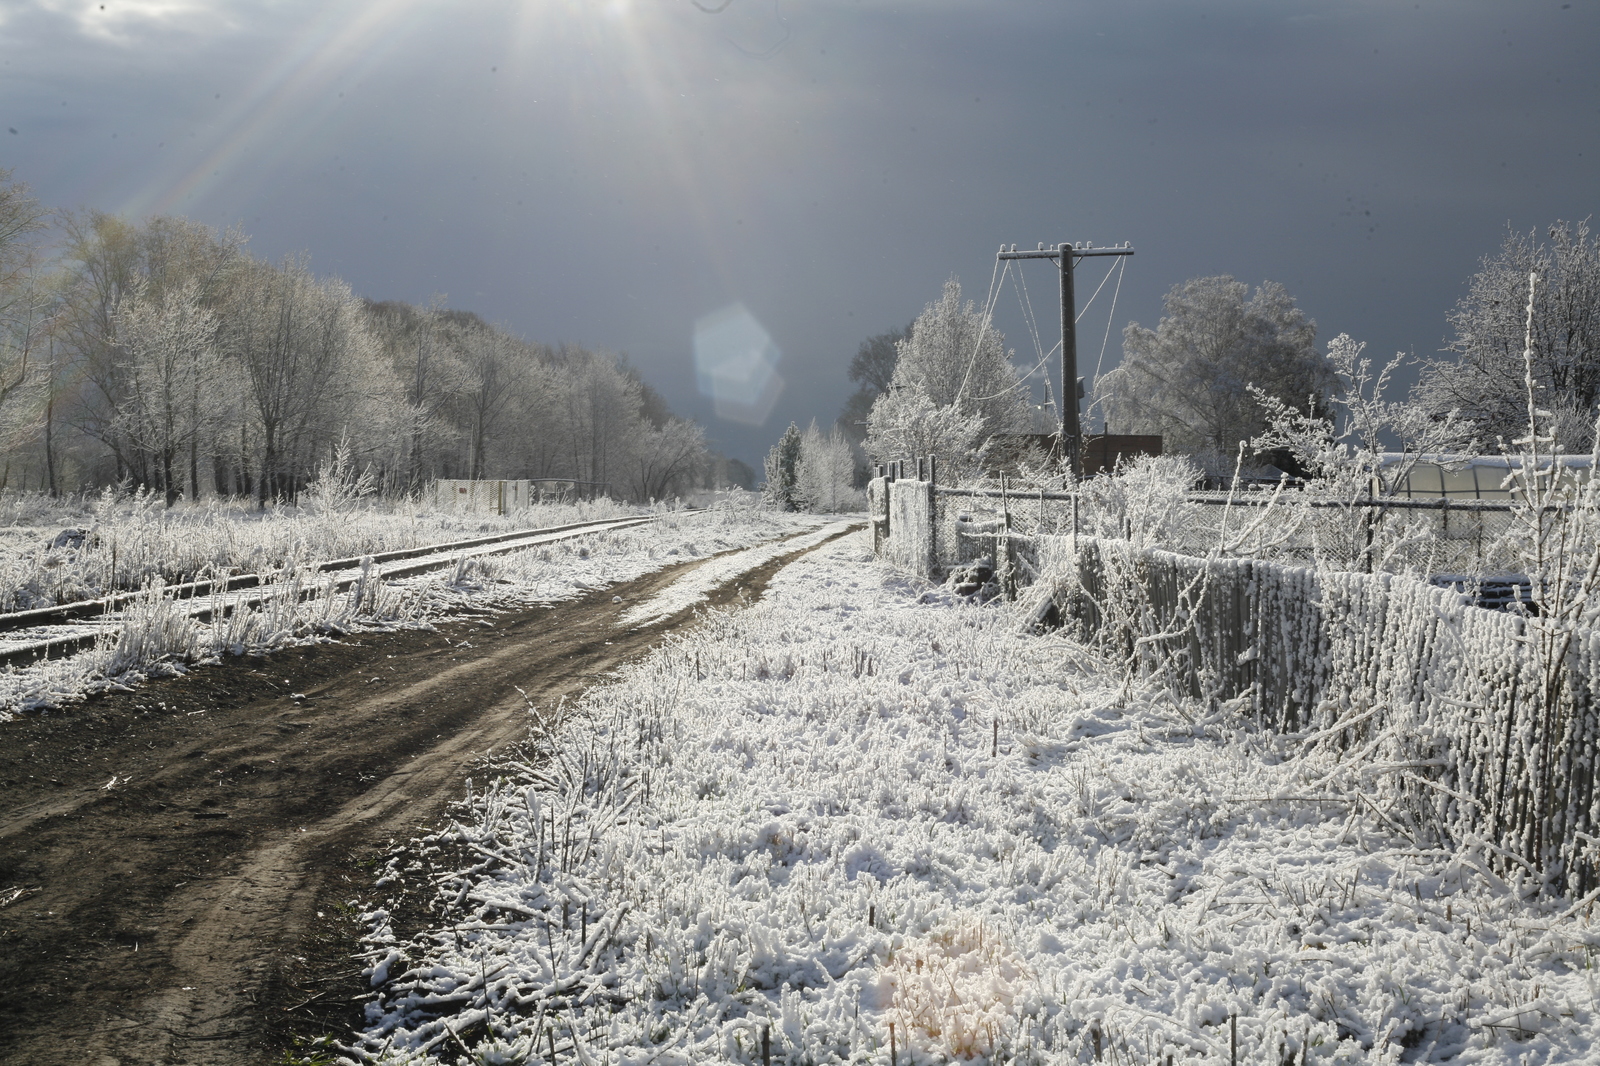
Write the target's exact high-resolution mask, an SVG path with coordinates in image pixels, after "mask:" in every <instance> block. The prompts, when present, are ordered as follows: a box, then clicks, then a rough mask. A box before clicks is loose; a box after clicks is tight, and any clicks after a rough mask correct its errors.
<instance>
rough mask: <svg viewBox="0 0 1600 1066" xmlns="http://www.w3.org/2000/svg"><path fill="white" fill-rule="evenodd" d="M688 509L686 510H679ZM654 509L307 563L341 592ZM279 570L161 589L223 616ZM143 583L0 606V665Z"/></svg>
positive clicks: (102, 622) (106, 615) (261, 595)
mask: <svg viewBox="0 0 1600 1066" xmlns="http://www.w3.org/2000/svg"><path fill="white" fill-rule="evenodd" d="M679 513H682V514H692V513H695V512H693V511H684V512H679ZM659 518H660V516H659V515H640V516H636V517H631V518H609V519H601V520H598V521H590V522H571V523H567V524H566V525H559V526H546V527H543V528H541V529H529V530H522V531H520V532H516V533H498V534H495V535H493V536H487V537H474V538H471V539H468V540H459V541H451V542H448V543H443V544H429V545H426V546H423V547H418V548H401V549H398V550H395V551H388V552H375V553H373V554H372V555H367V556H360V557H356V558H350V559H331V560H328V561H326V562H321V563H317V564H315V566H313V567H312V568H311V569H312V570H313V571H314V572H317V573H326V574H333V575H336V577H335V578H334V582H333V584H334V587H335V589H336V590H337V591H340V592H343V591H345V590H346V589H348V588H350V587H351V586H352V585H354V584H355V583H356V582H358V581H361V580H362V579H363V578H366V579H367V580H371V579H372V578H375V577H376V578H387V579H394V578H402V577H413V576H415V575H417V574H423V573H427V572H428V571H430V570H442V569H445V568H447V567H451V566H455V565H457V563H459V562H460V561H461V560H462V559H464V558H476V557H482V556H487V555H502V554H507V553H510V552H515V551H522V550H524V549H527V548H534V547H538V546H539V545H541V544H550V543H554V542H556V541H560V540H566V539H569V538H571V537H579V536H583V535H585V534H588V533H601V532H605V531H607V530H613V529H627V528H630V527H633V526H640V525H647V524H649V523H651V522H655V521H657V520H659ZM279 576H280V575H278V574H273V573H265V574H259V573H258V574H237V575H233V576H230V577H226V578H217V579H213V580H206V581H187V582H182V583H178V584H172V585H166V586H164V587H163V588H161V589H160V590H159V592H160V594H161V595H164V596H170V597H172V598H173V599H176V600H186V601H189V603H190V604H191V607H190V610H189V617H191V618H197V619H200V620H202V621H209V620H210V619H211V618H212V617H213V616H215V615H218V614H220V615H221V616H223V617H226V616H227V615H228V614H230V613H232V612H233V611H236V610H239V609H240V608H249V607H254V606H258V605H260V604H262V603H264V602H266V601H268V600H270V599H272V598H274V597H276V596H280V595H284V594H286V593H288V591H289V589H288V588H287V587H286V586H283V585H281V584H279V582H278V580H277V579H278V577H279ZM326 588H327V585H326V584H322V585H318V586H317V587H316V588H315V589H305V588H303V589H301V590H300V595H301V596H302V597H307V596H311V595H315V594H317V593H320V592H322V591H324V590H325V589H326ZM150 591H151V590H144V591H141V592H121V593H116V594H114V595H110V596H105V597H101V598H99V599H94V600H80V601H78V602H76V603H66V604H61V605H59V606H56V607H41V608H36V609H33V610H28V611H14V612H11V613H9V614H0V667H6V666H24V665H27V664H29V663H33V662H37V661H39V660H41V659H46V658H58V657H60V656H65V655H70V654H72V653H73V652H76V651H79V650H81V649H83V648H85V647H89V646H92V645H93V644H94V643H95V642H97V641H99V640H101V639H104V638H106V637H107V636H109V635H110V634H111V633H114V632H115V631H116V628H117V627H118V626H119V625H121V623H122V619H121V617H120V614H121V611H122V610H123V608H125V607H127V606H128V605H129V604H130V603H132V602H134V601H135V600H137V599H139V598H140V597H143V596H148V595H149V594H150Z"/></svg>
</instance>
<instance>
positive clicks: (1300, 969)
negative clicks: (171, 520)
mask: <svg viewBox="0 0 1600 1066" xmlns="http://www.w3.org/2000/svg"><path fill="white" fill-rule="evenodd" d="M1122 680H1123V678H1122V672H1121V671H1120V670H1116V669H1108V668H1107V666H1106V664H1102V663H1098V662H1096V661H1095V660H1093V659H1092V658H1091V657H1089V656H1088V654H1087V653H1086V652H1084V651H1083V649H1081V648H1079V647H1076V646H1074V645H1072V644H1070V643H1069V642H1067V641H1066V640H1064V639H1062V638H1059V637H1038V636H1025V635H1023V634H1022V633H1021V626H1020V624H1019V618H1018V616H1017V615H1016V614H1015V613H1013V612H1012V611H1011V610H1009V609H1007V608H1004V607H1001V606H989V607H978V606H973V605H970V604H966V603H963V602H959V601H954V600H952V599H950V598H949V597H948V596H946V595H945V594H944V593H942V592H938V591H929V592H925V593H922V594H920V595H919V590H918V589H916V588H912V587H909V586H908V585H906V584H905V583H904V582H903V581H902V580H900V579H898V578H894V577H892V576H889V575H887V574H886V573H885V572H883V571H881V570H879V569H878V568H876V567H875V566H874V565H873V564H872V562H871V560H870V554H869V552H868V551H867V549H866V542H865V538H864V537H862V536H853V537H849V538H845V539H844V540H842V541H840V542H837V543H836V544H835V545H830V546H828V547H824V548H822V549H819V550H818V551H817V552H815V553H813V554H812V555H811V556H808V557H806V558H805V559H804V560H802V561H801V562H798V563H796V564H794V565H792V566H790V567H788V568H786V569H785V570H784V571H783V572H782V573H781V574H780V575H779V576H778V578H777V579H776V580H775V581H774V582H773V584H772V586H771V589H770V591H769V593H768V595H767V596H766V597H765V598H764V599H763V601H762V602H760V603H758V604H757V605H755V606H753V607H750V608H748V609H746V610H743V611H738V612H732V613H726V614H714V615H712V616H710V617H709V618H708V619H707V620H706V622H705V624H704V625H703V626H701V627H699V628H698V629H696V630H694V631H691V632H689V633H688V634H686V635H684V636H683V637H681V638H680V639H676V640H674V641H672V642H671V643H669V644H668V645H666V646H664V647H663V648H661V649H659V650H658V651H657V652H655V653H653V654H652V655H651V656H650V657H649V658H647V659H646V660H644V661H642V662H640V663H639V664H637V665H636V666H634V667H632V668H630V669H628V670H626V671H624V672H623V674H622V676H621V677H620V678H619V679H618V680H617V681H616V682H615V683H613V684H607V685H605V686H602V687H599V688H596V689H594V690H592V691H591V692H590V694H589V695H587V696H586V697H585V698H584V700H583V701H582V703H581V705H580V706H578V707H577V708H572V709H569V713H567V714H566V715H564V716H562V718H561V720H560V722H559V723H558V722H557V721H556V716H555V715H553V714H550V715H547V716H546V719H545V720H546V722H547V723H549V725H548V729H549V731H548V732H546V733H545V734H543V735H541V736H538V737H536V738H535V740H534V742H533V745H532V750H531V751H530V753H529V754H528V755H527V756H526V758H525V759H523V760H522V761H513V762H505V763H501V764H498V765H496V766H495V767H493V768H492V769H491V771H490V772H489V773H488V777H487V779H485V776H484V775H482V774H480V779H479V781H478V786H477V788H476V789H475V790H473V791H471V792H470V794H469V797H468V799H467V800H466V801H465V802H464V803H462V804H461V805H460V806H459V807H458V809H457V810H456V811H455V820H454V822H453V823H452V824H451V825H449V826H447V827H445V828H443V829H442V830H441V831H439V832H438V833H436V834H435V835H433V836H431V837H428V838H426V839H424V840H421V841H417V842H414V843H413V844H412V845H410V846H408V847H406V848H405V849H402V850H401V851H400V852H399V853H397V855H396V858H395V859H394V861H393V862H392V863H391V865H390V869H389V872H388V873H387V874H386V876H385V877H384V878H383V879H382V880H381V881H380V883H379V887H378V890H377V891H378V895H379V898H378V899H377V900H375V901H374V902H373V904H372V910H371V914H370V918H371V921H372V923H373V934H372V937H371V941H370V944H369V952H368V956H367V957H368V960H369V966H370V970H369V972H370V976H371V981H372V984H373V986H374V988H375V989H376V990H377V991H378V992H379V993H380V995H379V998H378V999H377V1000H376V1001H375V1002H373V1003H372V1004H371V1005H370V1006H369V1008H368V1023H369V1025H368V1028H367V1029H366V1031H365V1032H364V1034H362V1039H361V1040H360V1042H359V1043H358V1045H357V1046H356V1047H355V1048H352V1049H350V1051H349V1052H348V1053H349V1055H350V1056H351V1057H352V1058H353V1059H356V1060H362V1061H367V1060H377V1061H382V1062H385V1063H401V1062H425V1061H426V1062H433V1061H438V1062H449V1063H458V1062H481V1063H512V1062H515V1063H521V1062H528V1061H535V1062H537V1061H544V1060H545V1059H544V1056H547V1055H548V1054H549V1052H550V1043H551V1039H552V1037H553V1038H554V1041H555V1045H556V1047H555V1051H556V1054H557V1057H558V1059H559V1061H561V1062H575V1063H577V1062H581V1063H585V1064H587V1063H599V1062H605V1063H618V1064H620V1063H645V1062H655V1063H683V1064H688V1063H705V1062H737V1063H755V1062H760V1061H761V1051H760V1044H761V1039H762V1034H763V1032H764V1031H766V1032H768V1033H769V1035H770V1040H771V1048H772V1058H773V1061H775V1062H782V1063H828V1062H872V1063H888V1062H889V1061H890V1057H891V1052H890V1039H891V1037H890V1033H891V1026H892V1027H893V1031H894V1034H895V1035H894V1040H895V1044H896V1049H895V1053H896V1056H897V1059H898V1062H900V1063H918V1064H921V1063H934V1062H948V1061H953V1060H963V1061H964V1060H975V1061H994V1062H1025V1063H1031V1062H1048V1063H1062V1062H1074V1063H1076V1062H1085V1063H1086V1062H1092V1061H1097V1060H1098V1061H1104V1062H1110V1063H1120V1064H1132V1063H1156V1062H1162V1061H1165V1057H1166V1056H1168V1055H1171V1056H1173V1057H1174V1060H1175V1061H1178V1062H1183V1061H1194V1062H1211V1063H1219V1062H1227V1061H1228V1056H1229V1041H1230V1024H1229V1020H1230V1018H1232V1017H1236V1019H1237V1030H1238V1042H1239V1061H1241V1062H1248V1063H1272V1064H1274V1066H1277V1064H1280V1063H1282V1062H1284V1061H1287V1060H1288V1057H1289V1056H1293V1059H1294V1061H1296V1062H1300V1061H1304V1062H1308V1063H1334V1062H1398V1061H1430V1062H1442V1061H1451V1062H1470V1063H1522V1062H1529V1063H1533V1062H1539V1063H1544V1062H1556V1061H1568V1062H1570V1061H1593V1060H1594V1058H1595V1056H1596V1055H1600V1043H1597V1041H1596V1034H1597V1024H1600V1022H1597V1014H1596V1008H1597V995H1600V974H1597V973H1596V971H1595V970H1594V969H1593V968H1592V959H1593V956H1594V954H1595V951H1596V949H1597V947H1600V935H1595V934H1593V933H1591V930H1590V928H1589V925H1588V914H1587V910H1586V909H1585V908H1583V907H1578V908H1573V911H1574V913H1566V910H1567V909H1568V903H1567V902H1555V901H1550V900H1548V899H1543V898H1540V897H1539V896H1537V894H1536V893H1537V887H1536V886H1533V885H1532V884H1531V883H1530V885H1528V886H1524V885H1523V884H1522V883H1521V882H1516V883H1511V884H1508V883H1506V882H1504V881H1502V880H1501V879H1500V878H1498V877H1496V876H1495V875H1494V874H1493V873H1491V872H1489V868H1488V863H1487V862H1485V860H1484V857H1483V856H1482V855H1481V854H1479V853H1476V852H1467V853H1461V854H1444V853H1440V852H1438V851H1432V850H1428V849H1425V848H1421V847H1418V846H1416V845H1415V844H1414V843H1413V842H1412V841H1410V840H1409V839H1406V838H1404V837H1401V836H1399V835H1398V834H1396V833H1395V832H1393V831H1392V830H1391V829H1390V827H1389V826H1388V825H1387V824H1386V823H1385V822H1384V820H1383V818H1382V815H1381V814H1380V813H1379V812H1378V811H1376V810H1374V809H1373V808H1371V807H1370V806H1369V805H1368V804H1367V803H1366V802H1365V801H1364V800H1363V799H1362V798H1361V797H1360V796H1359V795H1357V794H1355V793H1352V792H1348V791H1345V790H1343V789H1342V788H1341V786H1340V785H1339V784H1338V782H1339V781H1341V780H1343V777H1342V775H1341V774H1340V773H1339V767H1338V766H1337V765H1336V764H1335V763H1334V762H1333V761H1332V760H1333V756H1331V755H1326V754H1312V755H1305V756H1298V755H1297V754H1296V753H1295V752H1294V751H1292V750H1290V749H1289V748H1288V747H1286V746H1285V743H1286V742H1284V741H1282V740H1281V739H1279V738H1274V737H1270V736H1261V735H1257V734H1253V733H1251V732H1250V731H1249V730H1248V729H1246V728H1245V727H1244V726H1243V724H1242V723H1236V722H1231V721H1229V720H1227V719H1226V718H1223V717H1220V716H1213V717H1209V718H1203V717H1199V716H1198V715H1197V714H1196V712H1195V711H1194V710H1193V709H1192V708H1188V707H1184V706H1182V705H1179V704H1175V703H1173V702H1171V701H1169V700H1167V699H1165V698H1164V697H1161V696H1159V695H1157V694H1155V693H1154V692H1147V693H1138V692H1135V693H1134V695H1133V696H1132V697H1128V696H1127V695H1126V694H1127V692H1128V689H1127V688H1126V687H1123V686H1122ZM1119 688H1120V690H1121V692H1122V693H1123V695H1122V696H1120V697H1119V695H1118V692H1119ZM424 909H426V910H427V913H428V914H430V915H431V917H428V918H427V919H426V920H425V921H424V922H423V925H424V926H425V927H424V928H421V929H420V930H419V929H415V928H412V927H411V923H414V922H415V921H416V918H415V916H416V915H417V914H418V913H420V912H421V911H422V910H424ZM406 916H412V917H411V918H407V917H406ZM397 926H398V928H397ZM466 1049H470V1052H471V1054H470V1057H469V1055H468V1054H467V1050H466Z"/></svg>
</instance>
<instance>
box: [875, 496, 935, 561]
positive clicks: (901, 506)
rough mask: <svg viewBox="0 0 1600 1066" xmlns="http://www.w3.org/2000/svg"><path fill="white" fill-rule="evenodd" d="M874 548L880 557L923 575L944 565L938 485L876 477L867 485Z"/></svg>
mask: <svg viewBox="0 0 1600 1066" xmlns="http://www.w3.org/2000/svg"><path fill="white" fill-rule="evenodd" d="M867 500H868V507H869V509H870V514H871V516H872V529H873V550H874V551H875V552H876V553H877V554H878V556H879V558H883V559H887V560H888V561H889V562H890V563H892V564H893V565H894V566H897V567H899V568H900V569H902V570H908V571H910V572H911V573H914V574H917V575H918V576H920V577H933V576H934V575H935V574H936V573H938V571H939V568H940V556H939V552H938V545H937V544H936V543H935V539H934V532H935V531H934V485H933V482H932V481H931V480H930V481H917V480H906V479H899V478H894V477H889V476H886V477H879V478H873V479H872V481H871V482H870V483H869V484H868V486H867Z"/></svg>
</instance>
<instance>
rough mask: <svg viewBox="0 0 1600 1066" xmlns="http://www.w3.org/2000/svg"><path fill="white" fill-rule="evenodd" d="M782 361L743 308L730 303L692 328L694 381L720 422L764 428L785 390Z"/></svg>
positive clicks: (763, 329)
mask: <svg viewBox="0 0 1600 1066" xmlns="http://www.w3.org/2000/svg"><path fill="white" fill-rule="evenodd" d="M782 358H783V353H782V352H780V351H779V350H778V346H777V345H776V344H774V343H772V337H771V336H770V335H769V334H768V333H767V331H766V329H765V328H763V327H762V325H761V323H760V322H758V321H757V320H756V316H755V315H752V314H751V313H750V312H749V311H748V310H746V309H745V306H744V304H730V305H729V306H727V307H724V308H723V309H722V310H720V311H713V312H711V313H710V314H709V315H705V316H703V317H702V318H700V319H698V320H696V322H695V324H694V372H695V380H696V381H697V382H698V383H699V385H700V392H701V394H702V395H704V396H709V397H710V398H711V403H712V407H713V409H714V410H715V411H716V413H717V417H718V418H725V419H727V420H728V421H730V422H743V423H745V424H746V425H751V426H759V425H763V424H764V423H765V422H766V421H767V417H768V416H769V415H771V414H772V407H773V405H774V404H776V403H777V402H778V395H779V394H780V393H782V392H783V378H782V377H781V376H779V374H778V360H780V359H782Z"/></svg>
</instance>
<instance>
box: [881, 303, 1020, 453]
mask: <svg viewBox="0 0 1600 1066" xmlns="http://www.w3.org/2000/svg"><path fill="white" fill-rule="evenodd" d="M896 351H897V352H898V358H897V360H896V362H895V368H894V375H893V378H892V379H891V380H890V382H889V385H888V387H887V388H886V390H885V391H884V393H883V394H882V395H881V396H879V397H878V399H877V401H876V402H874V404H873V406H872V414H871V416H870V417H869V419H868V427H867V450H868V452H869V453H870V454H871V455H872V456H873V457H874V458H876V459H878V460H881V461H887V460H891V459H896V458H902V457H905V456H908V455H917V454H933V455H937V456H938V457H939V460H940V461H941V462H942V463H944V464H945V469H946V470H948V471H949V472H950V473H951V474H952V475H955V476H958V477H959V476H966V475H969V474H971V473H974V472H976V470H977V469H978V468H979V467H980V466H981V464H982V459H983V454H984V451H985V448H986V446H987V442H988V441H989V440H990V438H992V437H993V436H995V435H996V434H1006V433H1021V432H1025V431H1026V430H1027V428H1028V426H1029V417H1028V406H1027V398H1026V396H1025V395H1024V394H1023V388H1022V382H1021V380H1020V378H1019V375H1018V374H1017V370H1016V367H1014V366H1012V365H1011V358H1010V354H1009V353H1008V352H1007V351H1006V347H1005V337H1004V336H1002V335H1001V333H1000V331H999V330H997V329H995V328H994V326H993V325H991V324H990V323H989V322H988V321H987V319H986V318H985V316H984V315H983V314H981V313H980V312H979V311H978V310H977V308H976V307H975V306H974V305H973V303H972V301H971V300H968V301H966V302H965V303H963V302H962V300H961V283H960V282H959V281H957V280H956V279H954V278H952V279H950V280H949V281H947V282H945V285H944V291H943V292H942V293H941V294H940V296H939V299H938V300H936V301H934V302H933V303H931V304H929V305H928V306H927V307H926V308H925V309H924V310H923V312H922V314H920V315H918V316H917V319H916V321H915V322H913V323H912V324H911V333H910V336H909V337H907V338H905V339H904V340H901V341H899V342H898V343H897V345H896ZM923 422H926V425H922V424H920V423H923Z"/></svg>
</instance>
